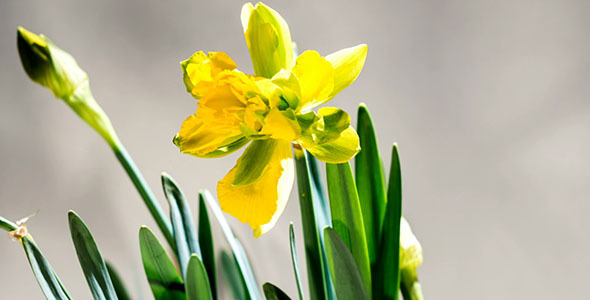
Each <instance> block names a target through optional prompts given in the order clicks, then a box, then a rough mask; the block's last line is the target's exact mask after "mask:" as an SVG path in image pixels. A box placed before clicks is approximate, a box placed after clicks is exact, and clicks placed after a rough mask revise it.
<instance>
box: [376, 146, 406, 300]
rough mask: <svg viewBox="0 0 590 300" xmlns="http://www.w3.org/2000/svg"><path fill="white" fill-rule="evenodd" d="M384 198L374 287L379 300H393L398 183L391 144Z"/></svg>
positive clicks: (396, 271) (397, 251) (395, 291)
mask: <svg viewBox="0 0 590 300" xmlns="http://www.w3.org/2000/svg"><path fill="white" fill-rule="evenodd" d="M387 198H388V200H387V207H386V213H385V219H384V221H383V232H382V236H381V246H380V253H379V260H378V264H377V269H376V273H375V274H376V275H377V278H376V280H375V285H374V287H376V288H377V296H379V297H381V298H383V299H392V300H397V299H398V298H399V289H400V225H401V217H402V180H401V166H400V160H399V153H398V149H397V145H396V144H393V149H392V153H391V169H390V172H389V187H388V191H387Z"/></svg>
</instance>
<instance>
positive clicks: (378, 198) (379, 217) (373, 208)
mask: <svg viewBox="0 0 590 300" xmlns="http://www.w3.org/2000/svg"><path fill="white" fill-rule="evenodd" d="M357 124H358V125H357V132H358V134H359V138H360V142H361V151H360V152H359V153H358V154H357V155H356V156H355V159H354V162H355V174H354V175H355V179H356V186H357V188H358V195H359V200H360V203H361V211H362V212H363V223H364V225H365V235H366V237H367V249H368V250H369V260H370V261H371V266H372V267H374V264H375V263H376V261H377V248H378V247H379V242H380V239H381V224H382V223H383V216H384V214H385V202H386V199H385V177H384V175H383V165H382V163H381V156H380V155H379V145H378V143H377V137H376V135H375V130H374V129H373V123H372V121H371V115H370V114H369V111H368V109H367V107H366V106H365V105H364V104H361V105H360V106H359V109H358V123H357Z"/></svg>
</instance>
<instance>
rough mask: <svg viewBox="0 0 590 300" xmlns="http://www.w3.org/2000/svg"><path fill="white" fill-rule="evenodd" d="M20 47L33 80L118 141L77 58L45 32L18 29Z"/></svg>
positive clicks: (113, 141)
mask: <svg viewBox="0 0 590 300" xmlns="http://www.w3.org/2000/svg"><path fill="white" fill-rule="evenodd" d="M17 46H18V53H19V55H20V59H21V63H22V65H23V68H24V69H25V72H26V73H27V75H28V76H29V78H31V80H33V81H34V82H36V83H38V84H40V85H42V86H45V87H47V88H49V89H50V90H51V92H52V93H53V94H54V95H55V96H56V97H57V98H59V99H62V100H64V101H65V102H66V104H68V105H69V106H70V107H71V108H72V109H73V110H74V111H75V112H76V114H78V116H80V118H82V119H83V120H84V121H85V122H86V123H88V125H90V126H91V127H92V128H94V129H95V130H96V131H97V132H98V133H99V134H100V135H101V136H102V137H103V138H104V139H105V140H106V141H107V142H108V143H109V145H111V146H113V147H114V146H116V145H118V143H119V140H118V138H117V135H116V133H115V131H114V129H113V127H112V125H111V122H110V120H109V118H108V116H107V115H106V114H105V112H104V111H103V110H102V108H101V107H100V106H99V105H98V103H96V100H95V99H94V97H93V96H92V92H91V91H90V86H89V83H88V75H87V74H86V72H84V70H82V69H81V68H80V67H79V66H78V63H76V60H75V59H74V57H72V56H71V55H70V54H69V53H67V52H65V51H63V50H62V49H60V48H59V47H57V46H56V45H55V44H54V43H53V42H52V41H51V40H49V39H48V38H47V37H45V36H44V35H42V34H41V35H37V34H34V33H32V32H30V31H28V30H26V29H24V28H22V27H19V28H18V31H17Z"/></svg>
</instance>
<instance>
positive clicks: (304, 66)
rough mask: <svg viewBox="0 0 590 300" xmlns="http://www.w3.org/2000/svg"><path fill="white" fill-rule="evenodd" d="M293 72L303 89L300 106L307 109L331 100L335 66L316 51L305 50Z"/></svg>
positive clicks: (298, 58)
mask: <svg viewBox="0 0 590 300" xmlns="http://www.w3.org/2000/svg"><path fill="white" fill-rule="evenodd" d="M292 72H293V74H295V76H297V79H298V80H299V87H300V89H301V99H300V106H302V108H301V109H302V110H304V111H306V110H309V109H312V108H314V107H316V106H318V105H321V104H323V103H325V102H327V101H328V100H330V95H331V94H332V91H333V90H334V68H333V67H332V64H331V63H330V62H329V61H327V60H326V59H325V58H323V57H321V56H320V54H319V53H317V52H316V51H305V52H303V53H302V54H301V55H299V57H297V61H296V62H295V66H293V69H292Z"/></svg>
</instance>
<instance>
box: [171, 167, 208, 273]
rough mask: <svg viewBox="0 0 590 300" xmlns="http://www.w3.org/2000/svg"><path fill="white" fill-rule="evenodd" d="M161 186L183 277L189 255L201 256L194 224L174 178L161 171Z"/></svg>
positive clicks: (189, 209) (188, 207)
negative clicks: (166, 200) (166, 203)
mask: <svg viewBox="0 0 590 300" xmlns="http://www.w3.org/2000/svg"><path fill="white" fill-rule="evenodd" d="M162 187H163V188H164V194H165V195H166V199H168V204H169V205H170V220H172V230H173V231H172V232H173V233H174V240H175V242H176V254H177V256H178V261H179V263H180V270H182V271H181V272H180V273H181V275H182V276H183V277H184V272H185V270H186V267H187V265H188V260H189V258H190V256H191V255H192V254H196V255H197V256H199V258H200V257H201V249H200V247H199V241H198V239H197V232H196V226H195V222H194V221H193V214H192V213H191V208H190V206H189V205H188V203H186V201H185V197H184V194H183V193H182V191H181V190H180V188H178V185H177V184H176V182H175V181H174V179H172V177H170V175H168V174H166V173H162Z"/></svg>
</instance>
